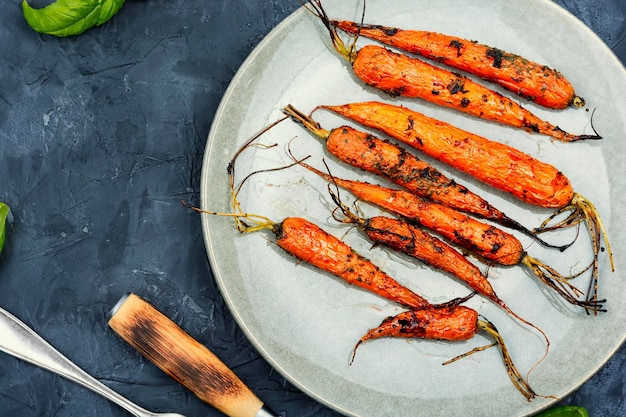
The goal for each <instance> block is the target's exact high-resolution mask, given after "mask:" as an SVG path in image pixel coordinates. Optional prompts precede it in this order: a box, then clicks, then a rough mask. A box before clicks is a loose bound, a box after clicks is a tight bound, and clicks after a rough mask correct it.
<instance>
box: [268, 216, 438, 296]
mask: <svg viewBox="0 0 626 417" xmlns="http://www.w3.org/2000/svg"><path fill="white" fill-rule="evenodd" d="M273 231H274V234H275V235H276V241H277V244H278V246H280V247H281V248H282V249H284V250H285V251H287V252H288V253H290V254H292V255H293V256H295V257H296V258H298V259H300V260H302V261H304V262H307V263H309V264H311V265H313V266H315V267H317V268H320V269H322V270H324V271H326V272H329V273H331V274H333V275H335V276H337V277H340V278H342V279H343V280H344V281H346V282H347V283H348V284H350V285H355V286H358V287H361V288H363V289H366V290H369V291H371V292H373V293H375V294H378V295H380V296H382V297H384V298H386V299H388V300H391V301H393V302H396V303H398V304H401V305H403V306H406V307H411V308H425V307H429V306H432V305H431V304H430V303H429V302H428V301H427V300H426V299H424V298H423V297H421V296H420V295H418V294H416V293H415V292H413V291H411V290H409V289H408V288H406V287H405V286H403V285H401V284H400V283H398V282H397V281H396V280H395V279H393V278H392V277H390V276H389V275H387V274H386V273H384V272H383V271H382V270H380V268H378V267H377V266H376V265H374V264H373V263H372V262H370V261H369V260H368V259H366V258H364V257H363V256H361V255H359V254H358V253H356V252H355V251H354V250H353V249H352V248H351V247H350V246H349V245H347V244H346V243H344V242H342V241H341V240H340V239H338V238H336V237H334V236H333V235H331V234H329V233H327V232H326V231H324V230H323V229H321V228H320V227H318V226H317V225H315V224H313V223H311V222H310V221H308V220H306V219H303V218H298V217H288V218H286V219H284V220H283V221H282V222H281V223H279V224H276V225H275V226H274V228H273Z"/></svg>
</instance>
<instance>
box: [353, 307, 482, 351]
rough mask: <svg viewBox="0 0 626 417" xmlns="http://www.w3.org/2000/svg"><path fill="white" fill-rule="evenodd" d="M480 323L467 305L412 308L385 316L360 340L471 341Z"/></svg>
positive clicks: (361, 341) (474, 312)
mask: <svg viewBox="0 0 626 417" xmlns="http://www.w3.org/2000/svg"><path fill="white" fill-rule="evenodd" d="M477 324H478V313H477V312H476V311H475V310H473V309H471V308H468V307H465V306H456V307H451V308H438V309H422V310H409V311H405V312H402V313H400V314H398V315H396V316H393V317H388V318H386V319H385V320H383V322H382V323H381V324H380V325H379V326H378V327H375V328H373V329H370V330H369V331H368V332H367V333H366V334H365V335H364V336H363V337H361V339H360V341H359V343H363V342H365V341H367V340H372V339H379V338H381V337H405V338H420V339H433V340H448V341H459V340H469V339H471V338H472V337H473V336H474V335H475V334H476V333H477V331H478V328H477Z"/></svg>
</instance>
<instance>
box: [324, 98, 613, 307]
mask: <svg viewBox="0 0 626 417" xmlns="http://www.w3.org/2000/svg"><path fill="white" fill-rule="evenodd" d="M320 108H324V109H327V110H330V111H332V112H334V113H336V114H338V115H341V116H343V117H346V118H348V119H350V120H352V121H355V122H357V123H360V124H362V125H364V126H367V127H370V128H374V129H377V130H379V131H381V132H383V133H385V134H387V135H389V136H390V137H392V138H394V139H397V140H399V141H400V142H403V143H405V144H407V145H409V146H411V147H413V148H415V149H418V150H420V151H422V152H424V153H425V154H427V155H429V156H431V157H433V158H436V159H438V160H440V161H442V162H444V163H446V164H448V165H450V166H452V167H454V168H456V169H458V170H460V171H463V172H465V173H467V174H469V175H471V176H473V177H474V178H476V179H478V180H480V181H482V182H484V183H486V184H489V185H491V186H493V187H494V188H497V189H499V190H501V191H504V192H507V193H509V194H511V195H513V196H515V197H516V198H518V199H520V200H521V201H523V202H525V203H529V204H532V205H535V206H539V207H544V208H556V209H558V210H557V213H555V216H556V215H558V214H561V213H563V212H567V211H571V215H570V216H569V217H568V219H567V220H566V221H564V222H562V223H560V224H559V225H558V226H554V227H550V228H546V227H545V226H546V224H547V222H549V221H550V220H552V218H553V217H554V216H551V217H550V218H549V219H548V220H546V222H544V224H543V225H542V227H540V228H538V229H537V230H536V231H537V232H540V231H543V230H548V229H550V230H553V229H556V228H558V227H566V226H570V225H572V224H577V223H580V222H581V221H584V222H585V223H586V225H587V228H588V229H589V233H590V235H591V239H592V244H593V259H594V260H593V263H594V266H593V268H592V279H591V281H590V291H588V294H589V296H590V299H594V300H596V299H597V295H596V294H597V280H598V267H599V265H598V257H599V253H600V251H601V248H600V246H601V245H600V243H601V241H602V240H604V243H605V246H606V248H607V251H608V255H609V260H610V263H611V268H612V269H614V265H613V256H612V252H611V247H610V244H609V240H608V234H607V233H606V230H605V228H604V225H603V223H602V220H601V219H600V216H599V214H598V211H597V209H596V208H595V206H594V205H593V204H592V203H591V202H590V201H589V200H588V199H586V198H585V197H583V196H582V195H580V194H578V193H577V192H575V191H574V188H573V186H572V184H571V182H570V181H569V179H568V178H567V177H566V176H565V175H564V174H563V173H562V172H561V171H560V170H558V169H557V168H556V167H554V166H552V165H550V164H547V163H544V162H542V161H539V160H538V159H536V158H533V157H532V156H530V155H528V154H526V153H523V152H521V151H519V150H517V149H515V148H513V147H511V146H508V145H506V144H503V143H500V142H496V141H492V140H489V139H487V138H484V137H482V136H479V135H476V134H473V133H470V132H467V131H464V130H462V129H459V128H457V127H455V126H453V125H450V124H448V123H445V122H442V121H439V120H436V119H432V118H430V117H427V116H424V115H423V114H421V113H419V112H416V111H413V110H411V109H408V108H406V107H402V106H395V105H391V104H387V103H381V102H364V103H352V104H345V105H337V106H320Z"/></svg>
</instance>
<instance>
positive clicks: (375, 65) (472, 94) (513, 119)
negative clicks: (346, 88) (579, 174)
mask: <svg viewBox="0 0 626 417" xmlns="http://www.w3.org/2000/svg"><path fill="white" fill-rule="evenodd" d="M352 69H353V70H354V73H355V75H356V76H357V77H359V78H360V79H361V80H362V81H363V82H365V83H366V84H367V85H369V86H371V87H374V88H377V89H380V90H382V91H385V92H387V93H389V94H390V95H392V96H402V97H409V98H421V99H424V100H427V101H429V102H431V103H434V104H437V105H440V106H444V107H449V108H453V109H456V110H458V111H461V112H463V113H466V114H470V115H472V116H476V117H479V118H482V119H485V120H490V121H493V122H498V123H502V124H505V125H508V126H512V127H515V128H519V129H523V130H526V131H528V132H534V133H540V134H543V135H547V136H550V137H552V138H555V139H558V140H562V141H566V142H569V141H576V140H581V139H599V138H600V137H599V136H597V135H594V136H591V135H580V136H575V135H571V134H569V133H567V132H565V131H563V130H562V129H560V128H559V127H557V126H554V125H552V124H551V123H549V122H547V121H545V120H542V119H540V118H539V117H537V116H536V115H535V114H533V113H531V112H530V111H528V110H526V109H525V108H523V107H522V106H520V105H519V104H518V103H517V102H515V101H513V100H511V99H510V98H508V97H505V96H503V95H502V94H499V93H497V92H495V91H493V90H491V89H489V88H487V87H485V86H483V85H481V84H478V83H476V82H474V81H472V80H470V79H469V78H467V77H465V76H463V75H460V74H456V73H452V72H450V71H447V70H444V69H441V68H438V67H435V66H433V65H431V64H428V63H426V62H423V61H421V60H419V59H414V58H411V57H409V56H406V55H403V54H399V53H396V52H393V51H390V50H388V49H386V48H383V47H380V46H376V45H366V46H364V47H363V48H361V49H360V50H359V51H358V53H357V55H356V59H355V60H354V61H353V62H352Z"/></svg>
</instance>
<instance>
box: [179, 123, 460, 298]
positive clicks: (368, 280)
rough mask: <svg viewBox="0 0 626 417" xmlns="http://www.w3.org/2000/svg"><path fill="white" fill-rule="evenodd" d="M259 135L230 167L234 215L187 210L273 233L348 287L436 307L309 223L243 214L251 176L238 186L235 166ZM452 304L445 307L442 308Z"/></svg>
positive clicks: (246, 228)
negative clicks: (243, 193) (241, 198)
mask: <svg viewBox="0 0 626 417" xmlns="http://www.w3.org/2000/svg"><path fill="white" fill-rule="evenodd" d="M259 135H260V134H258V135H257V136H254V137H253V138H252V139H250V140H249V141H247V142H246V143H245V144H244V145H243V147H242V148H241V149H240V150H239V151H238V152H237V153H236V154H235V156H234V157H233V159H232V160H231V161H230V163H229V164H228V168H227V172H228V177H229V184H230V189H231V195H232V201H231V207H232V210H233V211H232V212H231V213H220V212H211V211H207V210H202V209H199V208H196V207H192V206H190V205H188V204H186V205H187V207H189V208H191V209H193V210H195V211H198V212H201V213H206V214H211V215H216V216H223V217H230V218H233V219H234V220H235V226H236V228H237V230H238V231H239V232H240V233H252V232H257V231H261V230H270V231H271V232H272V233H273V234H274V236H275V238H276V244H277V245H278V246H279V247H280V248H282V249H283V250H285V251H286V252H287V253H289V254H291V255H293V256H294V257H296V258H297V259H299V260H301V261H304V262H306V263H308V264H310V265H312V266H314V267H317V268H319V269H321V270H323V271H326V272H328V273H330V274H332V275H335V276H336V277H339V278H341V279H343V280H344V281H345V282H346V283H348V284H349V285H354V286H357V287H360V288H363V289H365V290H368V291H370V292H372V293H374V294H377V295H379V296H381V297H384V298H386V299H388V300H390V301H393V302H395V303H398V304H400V305H402V306H405V307H409V308H414V309H415V308H426V307H433V305H432V304H431V303H430V302H428V301H427V300H426V299H425V298H423V297H422V296H420V295H419V294H417V293H415V292H413V291H411V290H410V289H409V288H407V287H405V286H403V285H402V284H400V283H399V282H397V281H396V280H395V279H394V278H392V277H391V276H389V275H388V274H386V273H385V272H383V271H382V270H381V269H380V268H379V267H378V266H376V265H375V264H374V263H372V262H371V261H370V260H368V259H367V258H365V257H363V256H362V255H359V254H358V253H357V252H355V251H354V250H353V249H352V248H351V247H350V246H349V245H348V244H346V243H345V242H343V241H342V240H341V239H339V238H337V237H335V236H333V235H331V234H329V233H327V232H326V231H324V230H323V229H322V228H320V227H319V226H317V225H315V224H314V223H312V222H310V221H309V220H306V219H304V218H300V217H287V218H285V219H283V220H282V221H281V222H273V221H272V220H270V219H269V218H268V217H265V216H261V215H253V214H246V213H243V212H242V210H241V207H240V205H239V202H238V199H237V196H238V194H239V192H240V190H241V186H242V185H243V182H245V181H246V180H247V179H248V178H250V175H248V176H247V177H246V178H245V179H244V181H243V182H242V183H240V184H239V185H236V184H235V180H234V176H235V162H236V160H237V158H238V157H239V156H240V155H241V153H242V151H243V150H244V149H246V148H247V147H249V146H251V144H252V143H253V141H254V140H255V139H256V138H257V137H258V136H259ZM466 299H467V298H464V299H456V300H452V301H450V303H451V304H456V303H460V302H462V301H465V300H466ZM450 303H445V304H443V305H442V306H445V305H449V304H450Z"/></svg>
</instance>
